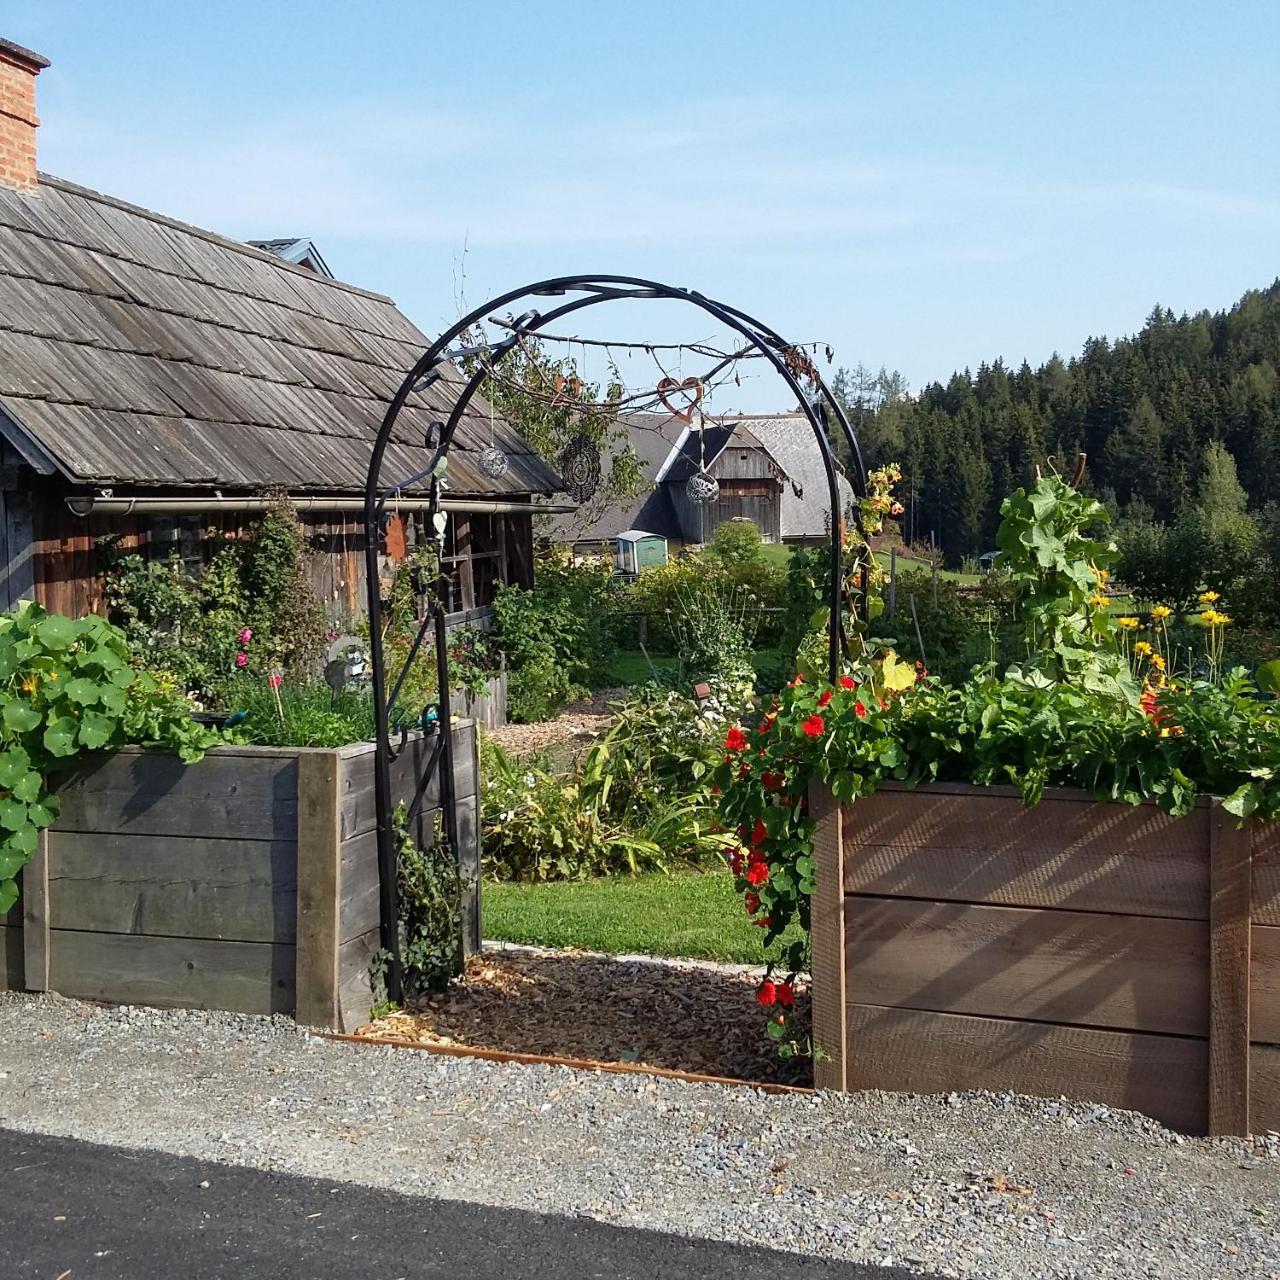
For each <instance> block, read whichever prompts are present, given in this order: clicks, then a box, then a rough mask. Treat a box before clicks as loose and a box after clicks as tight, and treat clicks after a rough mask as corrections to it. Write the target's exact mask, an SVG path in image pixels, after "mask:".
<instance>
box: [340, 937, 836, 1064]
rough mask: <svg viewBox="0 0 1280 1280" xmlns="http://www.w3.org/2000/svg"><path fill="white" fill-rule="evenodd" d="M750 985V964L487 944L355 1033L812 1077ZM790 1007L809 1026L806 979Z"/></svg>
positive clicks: (512, 1050) (564, 1055) (754, 982)
mask: <svg viewBox="0 0 1280 1280" xmlns="http://www.w3.org/2000/svg"><path fill="white" fill-rule="evenodd" d="M757 983H758V978H757V977H756V976H755V975H754V974H751V973H739V972H734V971H732V970H730V969H727V968H726V969H719V968H713V967H709V966H707V967H703V966H696V965H693V964H685V963H681V962H680V961H671V962H669V963H655V962H653V961H648V960H628V959H615V958H613V957H610V956H599V955H594V954H591V955H587V954H582V953H580V952H571V951H564V952H551V953H547V952H522V951H485V952H482V953H481V954H480V955H477V956H472V957H471V959H470V960H469V961H468V962H467V968H466V973H465V974H464V975H463V977H462V978H461V979H459V980H458V981H456V982H454V983H453V984H452V985H451V986H450V988H449V989H448V991H446V992H444V993H443V994H442V995H439V996H434V997H431V998H429V999H422V1000H417V1001H411V1002H410V1003H409V1004H408V1005H407V1006H406V1008H405V1009H404V1010H403V1011H398V1012H396V1013H391V1014H388V1015H387V1016H385V1017H382V1018H377V1019H374V1020H373V1021H372V1022H370V1023H368V1024H366V1025H365V1026H363V1027H361V1028H360V1029H359V1030H358V1031H357V1033H356V1034H357V1035H368V1036H379V1037H383V1038H386V1039H392V1040H401V1041H404V1042H406V1043H415V1042H416V1043H427V1044H440V1045H467V1046H472V1047H478V1048H485V1049H498V1050H503V1051H505V1052H509V1053H535V1054H544V1055H547V1056H550V1057H560V1058H579V1059H591V1060H594V1061H597V1062H630V1063H638V1064H642V1065H645V1066H651V1067H667V1068H671V1069H674V1070H677V1071H691V1072H697V1073H700V1074H705V1075H716V1076H728V1077H731V1078H733V1079H738V1080H757V1081H762V1082H771V1083H778V1084H800V1085H808V1084H810V1083H811V1076H812V1064H811V1062H810V1061H809V1060H808V1059H807V1058H795V1059H791V1060H785V1059H782V1058H779V1057H778V1054H777V1049H776V1048H775V1047H774V1045H773V1044H772V1043H771V1042H770V1041H769V1040H767V1039H766V1038H765V1035H764V1020H765V1015H764V1011H763V1010H762V1009H760V1007H759V1006H758V1005H757V1004H756V995H755V993H756V987H757ZM794 1015H795V1021H794V1024H793V1025H795V1026H797V1027H803V1028H805V1029H806V1030H807V1028H808V1026H809V993H808V990H807V989H805V988H803V987H801V988H799V989H798V991H797V996H796V1007H795V1010H794ZM800 1038H801V1039H803V1035H802V1036H801V1037H800Z"/></svg>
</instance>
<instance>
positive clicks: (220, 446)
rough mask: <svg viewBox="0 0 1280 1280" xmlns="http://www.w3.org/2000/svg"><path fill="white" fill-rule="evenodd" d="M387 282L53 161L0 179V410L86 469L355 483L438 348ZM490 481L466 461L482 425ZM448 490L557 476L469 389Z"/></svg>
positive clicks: (188, 478)
mask: <svg viewBox="0 0 1280 1280" xmlns="http://www.w3.org/2000/svg"><path fill="white" fill-rule="evenodd" d="M428 345H429V344H428V341H427V339H426V338H425V337H424V336H423V334H422V333H420V332H419V331H418V329H417V328H415V327H414V325H413V324H411V323H410V322H409V320H407V319H406V318H405V317H404V316H403V315H402V314H401V313H400V312H399V311H398V310H397V309H396V306H395V304H394V303H393V302H392V301H391V300H390V299H389V298H385V297H382V296H381V295H379V294H374V293H368V292H366V291H365V290H362V289H357V288H355V287H353V286H351V285H346V284H342V283H339V282H337V281H332V280H327V279H325V278H324V277H322V276H319V275H317V274H316V273H314V272H312V271H308V270H305V269H303V268H301V267H296V266H293V265H292V264H290V263H287V262H284V261H282V260H281V259H280V258H277V257H274V256H273V255H271V254H269V253H266V252H263V251H262V250H260V249H256V248H253V247H251V246H249V245H245V244H240V243H238V242H237V241H234V240H227V239H224V238H223V237H221V236H217V235H214V234H212V233H211V232H207V231H202V230H200V229H199V228H196V227H190V226H187V225H185V224H183V223H180V222H176V221H174V220H173V219H170V218H165V217H162V216H161V215H159V214H155V213H151V212H149V211H148V210H145V209H140V208H138V207H136V206H134V205H128V204H125V203H123V202H121V201H119V200H115V199H112V198H111V197H108V196H103V195H99V194H98V193H96V192H93V191H87V190H85V189H84V188H82V187H77V186H75V185H73V184H71V183H68V182H64V181H62V180H60V179H57V178H52V177H49V176H47V175H44V174H42V175H41V177H40V185H39V187H38V189H37V191H36V192H34V193H20V192H16V191H11V190H8V189H5V188H0V417H8V418H9V419H10V420H11V422H12V424H14V425H16V427H17V429H18V430H19V431H20V432H21V433H22V434H25V435H27V436H29V437H30V438H31V439H32V440H33V441H34V442H35V444H36V445H37V446H38V448H39V450H41V451H42V452H43V453H44V454H45V455H47V457H49V458H50V459H52V460H53V462H54V464H55V465H56V466H57V468H58V470H60V471H61V472H62V473H63V474H65V475H66V476H67V477H68V478H69V479H70V480H72V481H75V482H79V483H85V484H95V485H102V484H126V485H139V486H165V487H170V486H173V487H201V488H209V487H216V488H220V489H223V490H242V491H243V490H253V491H257V490H261V489H263V488H268V487H276V486H283V487H285V488H288V489H289V490H292V491H298V492H332V493H338V492H345V493H355V492H358V491H360V490H362V489H363V486H364V477H365V470H366V468H367V466H368V462H369V453H370V445H371V443H372V440H373V437H374V435H375V433H376V431H377V428H378V426H379V424H380V422H381V420H382V416H383V413H384V412H385V409H386V405H387V402H388V401H389V400H390V398H391V397H392V395H393V394H394V393H395V391H396V389H397V387H398V386H399V384H400V381H401V379H402V378H403V376H404V374H405V373H406V372H407V371H408V370H409V368H410V367H411V366H412V365H413V363H414V361H415V360H417V359H418V357H419V356H420V355H421V354H422V352H423V351H424V350H425V349H426V347H427V346H428ZM459 385H460V378H459V376H458V375H457V374H456V373H453V372H452V371H451V372H450V374H449V375H448V376H447V377H446V378H442V379H441V380H440V381H438V382H437V383H435V384H434V385H433V386H432V387H431V388H429V389H428V390H427V391H425V392H424V393H422V394H420V395H414V396H413V397H411V399H410V402H409V404H408V405H406V407H405V410H404V412H402V414H401V415H400V419H399V422H398V424H397V428H396V434H395V437H394V439H393V441H392V444H391V446H390V447H389V449H388V451H387V460H386V464H385V467H384V470H383V478H384V480H385V481H387V482H392V481H394V480H397V479H400V478H402V477H407V476H409V475H412V474H413V473H414V472H416V471H418V470H419V469H421V467H422V466H423V465H424V464H425V461H426V457H427V454H426V450H425V447H424V444H423V439H424V435H425V432H426V429H427V426H428V425H429V423H431V422H432V421H436V420H440V419H443V418H444V417H446V416H447V414H448V411H449V408H450V406H451V405H452V403H453V400H454V397H455V396H456V391H457V388H458V386H459ZM491 439H492V440H493V441H494V442H495V443H497V444H498V445H499V446H500V447H501V448H502V449H503V450H504V451H505V453H506V454H507V457H508V460H509V466H508V469H507V471H506V473H505V474H504V475H503V476H502V477H501V478H499V479H497V480H494V479H491V478H490V477H488V476H486V475H484V473H483V472H481V471H480V470H479V468H478V467H476V466H475V465H474V457H475V454H476V453H477V452H478V451H479V450H481V449H483V448H485V447H486V446H487V445H488V444H489V443H490V441H491ZM449 487H450V491H451V495H468V496H485V495H491V496H501V495H509V494H514V493H552V492H555V491H557V490H558V489H560V488H561V485H560V481H559V478H558V477H557V476H556V475H555V474H554V472H552V471H551V469H550V468H549V467H548V466H547V465H546V464H545V463H544V462H543V461H542V460H541V459H540V458H539V457H538V456H537V455H536V454H535V453H534V452H533V450H532V448H531V446H530V445H529V444H528V443H527V442H526V441H525V440H523V439H521V438H520V436H518V435H517V434H516V433H515V432H514V431H513V430H512V429H511V428H510V427H509V426H508V425H507V424H506V423H504V422H503V421H502V420H501V419H500V418H499V419H496V420H493V419H491V416H490V409H489V406H488V404H487V403H486V402H485V401H484V400H483V399H481V398H479V397H477V398H476V399H475V400H474V401H472V404H471V406H470V407H469V410H468V413H467V415H466V416H465V417H464V419H463V421H462V423H461V424H460V426H459V429H458V434H457V436H456V437H455V448H454V450H453V453H452V455H451V457H450V464H449Z"/></svg>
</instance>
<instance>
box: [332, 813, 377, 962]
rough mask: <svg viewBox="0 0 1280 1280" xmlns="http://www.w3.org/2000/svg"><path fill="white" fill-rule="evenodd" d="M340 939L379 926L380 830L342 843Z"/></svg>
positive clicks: (340, 857) (339, 909)
mask: <svg viewBox="0 0 1280 1280" xmlns="http://www.w3.org/2000/svg"><path fill="white" fill-rule="evenodd" d="M339 876H340V886H341V887H340V892H339V902H338V941H339V942H346V941H347V940H348V939H349V938H358V937H359V936H360V935H361V934H365V933H368V932H369V930H370V929H376V928H378V927H379V923H380V921H381V914H382V905H381V900H380V895H379V880H378V833H377V832H376V831H366V832H365V833H364V834H363V835H359V836H353V837H352V838H351V839H350V840H344V841H343V842H342V848H341V851H340V854H339Z"/></svg>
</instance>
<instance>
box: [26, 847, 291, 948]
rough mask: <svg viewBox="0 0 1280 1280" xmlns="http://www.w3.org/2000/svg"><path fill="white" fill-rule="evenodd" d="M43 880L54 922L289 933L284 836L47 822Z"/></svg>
mask: <svg viewBox="0 0 1280 1280" xmlns="http://www.w3.org/2000/svg"><path fill="white" fill-rule="evenodd" d="M49 889H50V917H49V919H50V926H51V927H52V928H54V929H79V930H88V931H96V932H99V933H144V934H153V935H172V936H176V937H184V938H219V939H223V940H224V941H236V942H287V943H292V942H293V941H294V929H295V924H296V900H297V865H296V858H295V852H294V843H293V841H291V840H276V841H266V840H219V839H195V838H192V837H188V836H164V837H152V836H142V837H139V836H134V835H103V834H100V833H97V832H81V831H53V832H52V833H51V834H50V837H49Z"/></svg>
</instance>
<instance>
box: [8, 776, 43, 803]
mask: <svg viewBox="0 0 1280 1280" xmlns="http://www.w3.org/2000/svg"><path fill="white" fill-rule="evenodd" d="M43 789H44V780H43V779H42V778H41V777H40V775H39V774H38V773H36V771H35V770H34V769H30V770H28V771H27V772H26V773H24V774H23V775H22V777H20V778H19V779H18V780H17V782H15V783H14V784H13V786H11V787H10V788H9V790H10V791H12V792H13V794H14V795H15V796H17V797H18V799H19V800H23V801H25V802H26V803H27V804H34V803H35V802H36V801H37V800H39V799H40V792H41V791H42V790H43Z"/></svg>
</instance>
